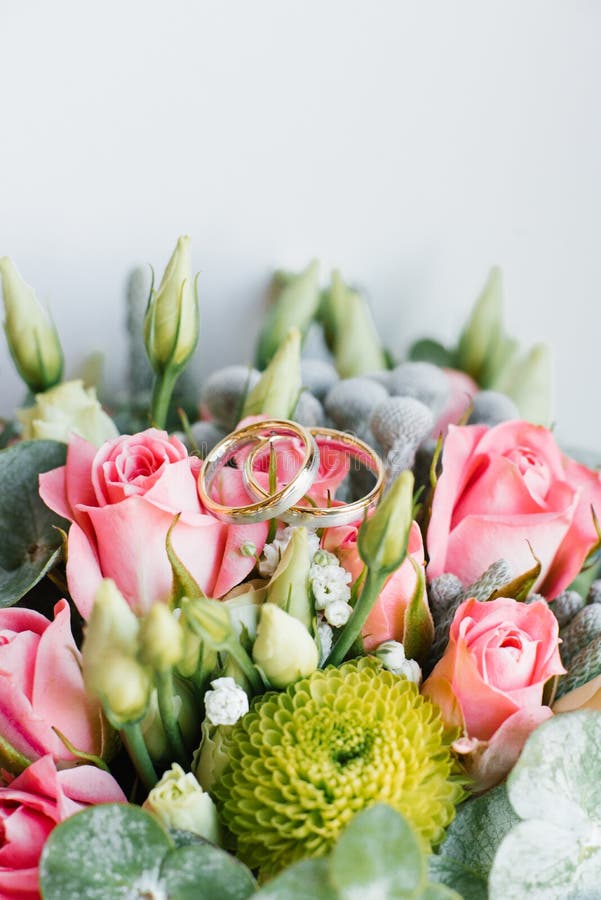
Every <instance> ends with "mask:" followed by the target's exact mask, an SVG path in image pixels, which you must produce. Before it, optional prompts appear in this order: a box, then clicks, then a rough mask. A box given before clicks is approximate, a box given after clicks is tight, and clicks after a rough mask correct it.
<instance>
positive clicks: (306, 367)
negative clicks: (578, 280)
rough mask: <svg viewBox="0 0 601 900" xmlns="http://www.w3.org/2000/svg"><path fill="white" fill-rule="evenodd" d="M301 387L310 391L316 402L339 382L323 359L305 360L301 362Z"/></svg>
mask: <svg viewBox="0 0 601 900" xmlns="http://www.w3.org/2000/svg"><path fill="white" fill-rule="evenodd" d="M301 378H302V382H303V387H306V388H307V390H309V391H311V393H312V394H314V395H315V396H316V397H317V399H318V400H323V399H324V397H325V396H326V394H327V393H328V391H329V390H330V389H331V388H332V387H334V385H335V384H336V383H337V382H338V381H339V380H340V379H339V377H338V372H337V371H336V369H335V368H334V366H333V365H332V363H329V362H327V361H326V360H325V359H313V358H305V359H302V360H301Z"/></svg>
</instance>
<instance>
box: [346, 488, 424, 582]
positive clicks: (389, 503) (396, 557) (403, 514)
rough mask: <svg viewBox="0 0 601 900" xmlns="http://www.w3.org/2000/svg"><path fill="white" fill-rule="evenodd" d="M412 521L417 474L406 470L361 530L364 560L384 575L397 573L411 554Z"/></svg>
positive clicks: (361, 552) (360, 546) (360, 540)
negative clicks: (414, 478) (408, 553)
mask: <svg viewBox="0 0 601 900" xmlns="http://www.w3.org/2000/svg"><path fill="white" fill-rule="evenodd" d="M412 521H413V473H412V472H410V471H409V470H406V471H404V472H401V474H400V475H399V476H398V477H397V478H396V479H395V481H393V483H392V486H391V487H390V490H389V491H388V493H387V494H386V496H385V497H384V499H383V500H381V501H380V503H379V504H378V506H377V508H376V511H375V512H374V514H373V516H372V517H371V518H370V519H367V521H366V522H364V523H363V525H362V526H361V528H360V530H359V536H358V541H357V543H358V546H359V553H360V555H361V559H362V560H363V561H364V562H365V563H367V565H368V566H369V567H370V568H371V569H373V570H375V571H379V572H380V573H389V572H394V571H395V569H398V567H399V566H400V565H401V563H402V562H403V560H404V558H405V555H406V553H407V543H408V541H409V532H410V530H411V523H412Z"/></svg>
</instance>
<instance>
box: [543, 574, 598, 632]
mask: <svg viewBox="0 0 601 900" xmlns="http://www.w3.org/2000/svg"><path fill="white" fill-rule="evenodd" d="M593 583H594V582H593ZM583 606H584V598H583V597H581V595H580V594H579V593H578V591H562V593H561V594H558V595H557V597H556V598H555V600H553V601H552V602H551V603H550V604H549V609H550V610H551V611H552V612H553V614H554V615H555V618H556V619H557V621H558V622H559V627H560V628H565V626H566V625H567V624H568V622H570V621H571V620H572V619H573V618H574V616H575V615H576V613H577V612H580V610H581V609H582V607H583Z"/></svg>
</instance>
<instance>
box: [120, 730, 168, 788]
mask: <svg viewBox="0 0 601 900" xmlns="http://www.w3.org/2000/svg"><path fill="white" fill-rule="evenodd" d="M121 737H122V739H123V743H124V744H125V747H126V749H127V752H128V753H129V756H130V759H131V761H132V762H133V764H134V767H135V769H136V772H137V773H138V777H139V778H140V781H141V782H142V783H143V785H144V787H145V788H146V789H147V790H149V791H150V790H151V789H152V788H153V787H154V786H155V784H156V783H157V781H158V780H159V779H158V777H157V773H156V772H155V770H154V765H153V763H152V760H151V758H150V754H149V752H148V749H147V747H146V744H145V743H144V738H143V737H142V729H141V728H140V723H139V722H136V723H135V724H130V725H124V726H123V728H122V729H121Z"/></svg>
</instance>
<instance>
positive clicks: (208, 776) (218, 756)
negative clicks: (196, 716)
mask: <svg viewBox="0 0 601 900" xmlns="http://www.w3.org/2000/svg"><path fill="white" fill-rule="evenodd" d="M232 727H233V726H232V725H212V724H211V723H210V722H209V720H208V719H205V720H204V722H203V723H202V740H201V742H200V747H199V748H198V750H197V751H196V753H195V754H194V759H193V762H192V769H193V772H194V774H195V775H196V777H197V778H198V780H199V782H200V784H201V785H202V787H203V788H204V790H205V791H210V790H211V789H212V787H213V785H214V784H215V782H216V781H217V779H218V778H220V777H221V775H222V773H223V770H224V769H225V767H226V766H227V764H228V762H229V755H228V753H227V751H226V750H225V745H226V740H227V735H228V734H229V732H230V731H231V730H232Z"/></svg>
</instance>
